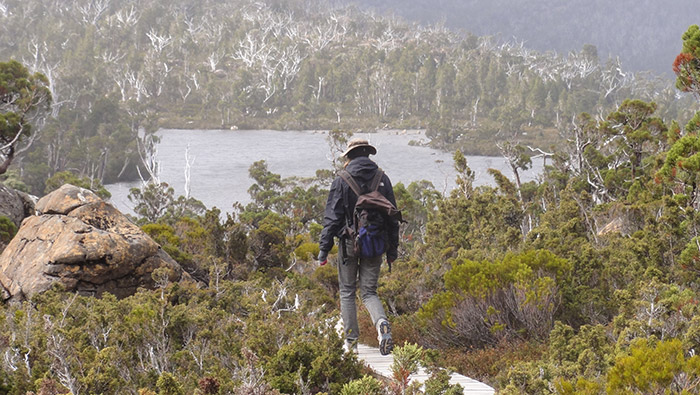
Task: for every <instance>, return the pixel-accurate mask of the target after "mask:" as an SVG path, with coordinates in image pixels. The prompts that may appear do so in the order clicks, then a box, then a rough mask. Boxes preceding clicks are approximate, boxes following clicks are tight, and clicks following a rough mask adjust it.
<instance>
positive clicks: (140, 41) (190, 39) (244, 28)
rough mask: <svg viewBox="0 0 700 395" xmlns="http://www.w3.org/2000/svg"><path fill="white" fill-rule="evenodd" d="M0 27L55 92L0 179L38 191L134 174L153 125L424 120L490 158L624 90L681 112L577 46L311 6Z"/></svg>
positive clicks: (34, 17)
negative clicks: (69, 176)
mask: <svg viewBox="0 0 700 395" xmlns="http://www.w3.org/2000/svg"><path fill="white" fill-rule="evenodd" d="M0 37H2V39H0V53H2V56H3V57H5V58H6V59H0V60H2V61H6V60H9V59H11V58H14V59H16V60H18V61H21V62H22V63H24V64H25V65H27V67H28V68H29V71H30V72H32V73H34V72H40V73H42V74H43V75H44V76H45V77H46V79H47V81H48V82H49V86H50V89H51V95H52V97H53V106H52V109H51V115H52V116H51V117H49V119H48V120H47V123H46V125H45V127H44V128H43V131H42V133H41V136H39V138H37V141H35V142H34V145H33V149H32V150H31V151H27V152H25V153H23V154H22V155H21V156H20V157H19V158H18V159H17V160H16V161H15V162H16V166H15V170H14V172H11V173H10V174H9V175H8V179H10V180H12V181H13V182H14V183H15V185H17V186H21V185H22V184H21V183H20V182H22V183H24V184H25V186H24V188H25V189H27V190H29V191H31V192H33V193H34V194H37V195H39V194H42V193H45V192H46V188H47V186H46V180H47V179H48V178H50V177H52V176H54V175H55V174H57V173H61V172H64V171H70V172H72V173H73V174H74V175H75V176H76V177H78V178H81V179H82V178H87V179H88V180H96V181H97V182H99V183H102V184H104V183H111V182H114V181H117V180H124V179H131V180H134V179H137V178H138V176H139V173H138V170H137V165H138V164H139V163H140V162H141V159H142V158H144V157H146V156H148V155H147V151H148V148H149V144H148V142H147V139H146V134H148V133H150V132H153V131H154V130H156V129H157V128H158V127H160V126H170V127H177V128H182V127H187V128H190V127H192V128H194V127H199V128H275V129H300V128H326V129H332V128H342V129H347V130H356V129H358V128H364V129H373V128H380V127H393V128H409V127H411V128H427V129H428V135H429V137H430V138H431V139H432V143H433V144H434V145H435V146H439V147H445V148H450V149H455V148H459V149H462V151H463V152H465V153H480V154H491V155H494V154H495V155H498V154H500V153H501V152H500V150H499V149H498V147H497V146H496V145H495V144H493V142H494V141H516V142H518V141H519V142H522V143H523V144H529V145H532V146H533V147H539V148H541V149H545V150H548V149H549V146H550V145H551V144H552V143H553V142H557V141H561V136H560V132H563V131H564V130H565V129H567V128H568V127H569V125H570V121H571V119H572V117H573V116H574V115H576V114H578V113H580V112H588V113H590V114H596V115H599V116H602V115H604V114H606V113H608V112H609V111H611V110H613V109H615V108H617V107H618V106H619V105H620V104H621V103H622V101H623V100H624V99H625V98H627V97H635V98H638V99H642V100H646V101H651V100H653V101H654V102H656V103H657V105H658V109H657V114H658V115H659V116H660V117H662V118H664V119H680V120H683V121H682V122H683V123H684V122H685V121H686V120H687V119H689V118H690V117H691V116H692V113H693V112H694V111H693V110H692V105H691V104H690V103H692V102H691V101H690V100H689V98H688V97H683V98H678V97H676V92H675V91H673V90H672V88H671V86H670V84H669V83H668V81H665V80H662V79H655V78H653V77H649V76H642V75H637V74H634V73H632V72H630V71H627V70H626V69H625V68H624V67H623V66H622V65H621V64H620V62H619V61H617V60H616V59H615V58H610V59H608V58H607V57H599V56H598V51H597V49H596V48H595V47H593V46H590V45H587V46H583V47H581V49H580V51H574V52H571V53H568V54H562V55H557V54H554V53H538V52H535V51H532V50H529V49H528V48H527V47H525V46H523V45H522V44H517V43H502V42H499V41H496V40H493V39H490V38H488V37H477V36H474V35H470V34H457V33H455V32H452V31H449V30H446V29H444V28H440V27H419V26H416V25H410V24H407V23H405V22H401V21H397V20H395V19H392V18H382V17H377V16H375V15H372V14H369V13H366V12H361V11H358V10H357V9H355V8H352V7H339V8H336V7H331V6H329V5H328V4H326V3H324V2H296V1H295V2H279V1H272V0H270V1H268V2H254V1H248V0H238V1H229V2H219V1H197V2H193V1H191V0H179V1H171V2H167V3H164V2H157V1H151V0H148V1H139V2H135V1H131V0H112V1H106V0H98V1H95V0H85V1H74V2H68V3H60V2H55V1H54V2H51V1H38V0H29V1H25V0H2V1H0ZM143 170H144V169H141V171H142V173H143ZM142 175H143V176H144V177H147V175H145V174H142Z"/></svg>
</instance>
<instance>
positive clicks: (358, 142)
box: [342, 139, 377, 157]
mask: <svg viewBox="0 0 700 395" xmlns="http://www.w3.org/2000/svg"><path fill="white" fill-rule="evenodd" d="M362 147H367V148H369V151H370V152H369V154H370V155H375V154H376V153H377V149H376V148H374V147H373V146H372V145H371V144H370V143H369V141H367V140H365V139H352V140H350V141H349V142H348V148H347V149H346V150H345V152H343V155H342V156H345V157H347V156H348V154H349V153H350V152H351V151H352V150H354V149H357V148H362Z"/></svg>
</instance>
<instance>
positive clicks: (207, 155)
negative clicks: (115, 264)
mask: <svg viewBox="0 0 700 395" xmlns="http://www.w3.org/2000/svg"><path fill="white" fill-rule="evenodd" d="M157 135H158V136H159V137H160V138H161V142H160V143H159V144H158V152H157V158H158V161H159V162H160V168H161V171H160V180H161V181H162V182H167V183H168V184H169V185H170V186H172V187H173V188H174V189H175V194H176V196H178V195H184V194H185V167H186V163H187V162H186V160H185V154H186V152H188V147H189V156H190V158H191V159H190V163H191V169H190V174H191V177H190V180H191V181H190V195H191V196H192V197H194V198H196V199H199V200H201V201H202V202H203V203H204V204H205V205H206V206H207V207H208V208H211V207H214V206H215V207H218V208H219V209H221V211H223V212H231V211H232V205H233V203H234V202H241V203H243V204H246V203H248V202H250V196H249V195H248V188H249V187H250V186H251V185H252V183H253V180H252V179H251V178H250V177H248V168H249V167H250V165H251V164H253V162H255V161H258V160H265V161H266V163H267V166H268V169H269V170H270V171H271V172H273V173H277V174H280V175H281V176H282V177H283V178H284V177H290V176H300V177H311V176H313V175H315V173H316V170H317V169H330V168H331V167H332V165H331V163H332V162H331V159H330V158H331V155H330V147H329V144H328V142H327V137H328V132H327V131H275V130H181V129H161V130H159V131H158V132H157ZM353 137H361V138H366V139H368V140H369V141H370V143H371V144H372V145H374V146H375V147H376V148H377V155H374V156H372V157H371V158H372V159H374V160H375V161H376V162H377V163H378V164H379V166H380V167H381V168H382V169H384V171H385V172H386V173H387V175H389V177H390V178H391V180H392V183H394V184H397V183H399V182H403V183H404V184H405V185H408V184H410V183H411V182H412V181H419V180H429V181H431V182H432V183H433V185H434V186H435V188H436V189H437V190H439V191H441V192H443V193H448V192H449V191H450V190H452V189H453V188H454V187H455V170H454V168H453V163H452V154H451V153H447V152H443V151H439V150H435V149H432V148H428V147H424V146H420V145H413V144H409V143H410V142H412V141H413V142H426V141H427V139H426V137H425V134H424V132H423V131H421V130H406V131H398V130H382V131H378V132H373V133H355V135H354V136H353ZM467 161H468V164H469V167H471V169H472V170H474V172H475V174H476V178H475V184H476V185H485V184H493V179H492V178H491V177H490V176H489V175H488V173H487V170H488V169H489V168H494V169H498V170H500V171H501V172H503V174H504V175H506V176H508V177H509V178H511V179H512V178H513V174H512V172H511V171H510V169H509V167H508V165H507V164H506V162H505V160H504V159H503V158H501V157H489V156H468V157H467ZM541 168H542V165H541V162H536V163H534V166H533V169H531V170H530V171H528V172H527V173H526V174H524V175H523V176H522V179H523V181H527V180H531V179H533V178H534V177H536V176H537V175H538V174H539V173H540V172H541ZM140 186H141V182H140V181H138V182H128V183H117V184H109V185H106V187H107V189H108V190H109V191H110V193H112V199H111V201H112V203H113V204H114V205H115V206H116V207H117V208H118V209H120V210H121V211H123V212H128V213H132V212H133V204H131V202H130V201H129V199H128V198H127V196H128V194H129V189H131V188H133V187H140Z"/></svg>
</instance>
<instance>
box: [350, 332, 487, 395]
mask: <svg viewBox="0 0 700 395" xmlns="http://www.w3.org/2000/svg"><path fill="white" fill-rule="evenodd" d="M357 351H358V358H359V359H360V360H361V361H364V362H365V363H366V364H367V365H368V366H369V367H370V368H371V369H372V370H374V371H375V372H377V373H378V374H380V375H382V376H384V377H389V378H390V377H391V364H392V362H394V359H393V358H392V357H391V355H381V354H380V353H379V349H378V348H374V347H369V346H366V345H364V344H359V345H358V347H357ZM410 379H411V381H412V382H413V381H418V382H421V383H423V382H425V380H427V379H428V374H427V373H425V371H424V370H423V369H421V370H420V371H419V372H418V373H417V374H414V375H411V377H410ZM450 384H460V385H461V386H462V387H463V388H464V393H465V395H493V394H494V393H495V391H494V389H493V388H491V387H489V386H488V385H486V384H484V383H481V382H479V381H476V380H474V379H470V378H469V377H466V376H462V375H461V374H457V373H452V378H451V379H450Z"/></svg>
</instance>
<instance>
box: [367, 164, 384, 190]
mask: <svg viewBox="0 0 700 395" xmlns="http://www.w3.org/2000/svg"><path fill="white" fill-rule="evenodd" d="M382 176H384V170H382V169H381V168H379V167H378V168H377V172H376V173H375V174H374V178H373V179H372V183H371V184H370V186H371V187H370V191H372V192H374V191H376V190H377V189H379V184H381V183H382Z"/></svg>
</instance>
